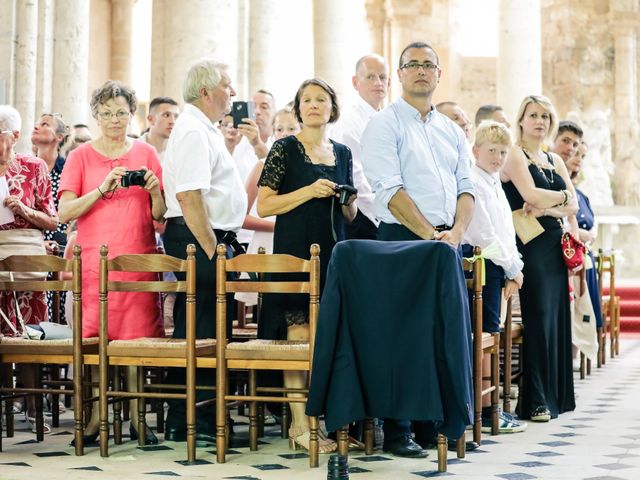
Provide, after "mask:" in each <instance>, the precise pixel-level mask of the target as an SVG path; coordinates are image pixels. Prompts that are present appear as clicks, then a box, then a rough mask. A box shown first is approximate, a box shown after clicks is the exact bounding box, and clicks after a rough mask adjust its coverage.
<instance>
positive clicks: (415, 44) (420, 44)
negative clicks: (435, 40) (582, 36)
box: [398, 42, 440, 68]
mask: <svg viewBox="0 0 640 480" xmlns="http://www.w3.org/2000/svg"><path fill="white" fill-rule="evenodd" d="M411 48H428V49H429V50H431V51H432V52H433V54H434V55H435V56H436V62H438V65H439V64H440V58H439V57H438V53H437V52H436V51H435V49H434V48H433V47H432V46H431V45H429V44H428V43H425V42H411V43H410V44H409V45H407V46H406V47H404V50H402V53H401V54H400V58H399V59H398V68H401V67H402V65H404V60H403V59H404V54H405V53H407V50H409V49H411Z"/></svg>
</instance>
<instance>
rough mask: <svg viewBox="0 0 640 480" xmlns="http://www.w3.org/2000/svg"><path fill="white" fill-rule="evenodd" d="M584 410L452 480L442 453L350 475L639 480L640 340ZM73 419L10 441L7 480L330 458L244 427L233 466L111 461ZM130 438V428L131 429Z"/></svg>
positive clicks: (144, 453)
mask: <svg viewBox="0 0 640 480" xmlns="http://www.w3.org/2000/svg"><path fill="white" fill-rule="evenodd" d="M576 393H577V395H578V399H577V403H578V408H577V410H576V411H575V412H572V413H567V414H564V415H562V416H561V417H560V418H558V419H556V420H553V421H551V422H550V423H548V424H533V423H530V424H529V427H528V429H527V430H526V432H524V433H519V434H513V435H500V436H496V437H489V436H485V437H484V438H485V439H486V440H485V441H483V444H482V447H481V448H480V449H479V450H477V451H476V452H473V453H470V454H467V457H466V458H465V459H464V460H458V459H455V454H454V453H452V452H450V453H449V459H450V460H449V467H448V472H447V473H445V474H440V475H438V474H437V471H436V464H435V459H436V453H435V451H432V452H430V454H429V457H428V458H427V459H422V460H408V459H398V458H394V457H392V456H390V455H387V454H384V453H383V452H375V454H374V455H372V456H369V457H367V456H365V455H363V454H362V453H361V452H353V453H352V455H351V456H350V458H349V467H350V478H351V479H363V480H364V479H366V480H378V479H380V480H382V479H385V480H387V479H393V480H400V479H415V480H417V479H419V478H428V477H435V476H447V477H452V478H459V479H491V478H493V479H504V480H526V479H553V480H565V479H566V480H582V479H584V480H637V479H640V408H639V407H638V404H637V403H636V402H638V399H639V398H640V339H623V342H622V352H621V356H620V357H618V358H616V359H614V360H608V361H607V364H606V365H605V367H603V368H601V369H594V372H593V374H592V375H591V377H589V378H588V379H587V380H582V381H581V380H579V379H576ZM71 426H72V423H71V416H70V414H66V415H65V417H64V418H63V423H62V425H61V428H59V429H55V430H54V433H52V434H51V435H48V436H47V437H46V438H45V441H44V442H41V443H37V442H35V435H34V434H31V433H30V432H28V431H26V426H25V424H24V423H22V422H20V421H17V422H16V427H17V428H18V429H19V430H18V431H17V432H16V436H15V437H13V438H3V452H0V480H9V479H11V480H13V479H16V480H17V479H34V478H35V479H38V478H42V479H43V480H55V479H65V480H75V479H82V480H85V479H109V480H111V479H131V478H142V479H146V478H148V479H150V480H151V479H154V478H156V479H162V478H169V477H183V478H206V479H246V480H258V479H261V480H262V479H264V480H269V479H283V480H286V479H301V478H303V479H305V480H313V479H325V478H327V468H326V467H327V460H328V456H325V455H323V456H321V460H320V468H318V469H309V467H308V465H309V463H308V462H309V460H308V457H307V455H306V454H305V453H300V452H299V451H298V452H291V451H289V448H288V443H287V441H286V440H281V439H280V438H279V436H278V434H277V432H275V431H271V432H269V433H270V435H267V436H266V437H265V438H264V443H263V444H261V445H260V449H259V451H258V452H249V449H248V448H247V446H246V438H244V440H245V441H243V436H242V434H243V433H244V432H243V429H242V428H241V429H240V433H239V434H238V435H237V437H238V438H237V439H236V440H235V441H234V445H232V452H230V454H229V455H228V457H227V463H226V464H216V461H215V449H214V448H212V447H208V448H199V449H198V458H199V462H198V463H197V464H196V465H185V462H184V460H185V458H186V453H185V447H184V444H176V443H172V442H163V443H161V444H160V445H158V446H152V447H145V448H138V446H137V443H135V442H125V443H124V444H122V445H113V444H111V445H110V457H108V458H101V457H100V454H99V452H98V450H97V449H96V448H88V449H87V451H86V454H85V455H84V456H83V457H76V456H74V454H73V449H72V448H71V447H69V441H70V440H71V434H70V433H69V432H71ZM125 431H127V429H125Z"/></svg>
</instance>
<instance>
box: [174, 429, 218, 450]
mask: <svg viewBox="0 0 640 480" xmlns="http://www.w3.org/2000/svg"><path fill="white" fill-rule="evenodd" d="M164 439H165V441H169V442H186V441H187V432H186V431H184V430H178V429H175V428H167V429H165V432H164ZM196 443H198V444H200V445H201V446H206V445H215V444H216V437H215V436H212V435H208V434H206V433H198V432H196Z"/></svg>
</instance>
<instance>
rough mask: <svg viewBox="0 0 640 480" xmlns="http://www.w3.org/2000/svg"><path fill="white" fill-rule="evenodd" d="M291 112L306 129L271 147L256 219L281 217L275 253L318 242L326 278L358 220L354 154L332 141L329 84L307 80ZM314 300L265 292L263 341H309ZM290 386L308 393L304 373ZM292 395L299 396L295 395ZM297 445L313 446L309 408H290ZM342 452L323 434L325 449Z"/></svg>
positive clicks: (303, 254) (287, 380) (305, 250)
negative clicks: (341, 197) (342, 194)
mask: <svg viewBox="0 0 640 480" xmlns="http://www.w3.org/2000/svg"><path fill="white" fill-rule="evenodd" d="M293 111H294V113H295V115H296V118H297V119H298V121H299V122H300V123H301V124H302V130H301V131H300V132H299V133H298V134H296V135H291V136H288V137H285V138H282V139H281V140H278V141H277V142H275V143H274V144H273V147H272V148H271V151H270V152H269V156H268V157H267V160H266V162H265V165H264V170H263V172H262V176H261V177H260V181H259V183H258V185H259V189H258V215H260V216H261V217H267V216H270V215H276V225H275V231H274V237H273V253H288V254H290V255H294V256H296V257H300V258H309V247H310V246H311V244H312V243H317V244H319V245H320V265H321V266H320V279H321V283H322V282H323V280H324V277H325V274H326V271H327V266H328V263H329V258H330V257H331V250H332V249H333V246H334V245H335V243H336V242H337V241H340V240H342V239H343V238H344V222H345V221H347V222H351V220H353V218H354V217H355V215H356V205H355V203H354V200H355V197H356V195H351V196H350V197H349V198H348V200H347V203H346V205H340V204H339V203H338V198H337V194H336V191H335V187H336V185H337V184H349V185H353V179H352V175H351V151H350V150H349V149H348V148H347V147H346V146H344V145H342V144H339V143H335V142H333V141H331V140H329V139H328V137H327V131H326V129H327V125H328V124H329V123H331V122H334V121H336V120H337V119H338V116H339V109H338V103H337V98H336V94H335V92H334V91H333V89H332V88H331V87H330V86H329V85H327V84H326V83H325V82H324V81H323V80H320V79H317V78H314V79H311V80H305V81H304V82H303V83H302V85H301V86H300V88H299V89H298V92H297V93H296V97H295V100H294V105H293ZM307 306H308V297H305V296H304V295H295V296H294V295H265V298H264V302H263V311H262V316H261V318H260V323H259V326H258V337H259V338H266V339H275V340H281V339H289V340H300V341H308V340H309V317H308V308H307ZM284 384H285V386H287V387H292V388H305V387H306V385H307V381H306V373H304V372H285V375H284ZM292 396H293V395H292ZM291 414H292V424H291V428H290V429H289V443H290V445H291V447H292V448H295V447H296V446H302V447H303V448H306V449H308V448H309V418H308V417H307V416H306V415H305V413H304V404H302V403H292V404H291ZM335 450H336V443H335V442H334V441H332V440H329V439H327V438H326V437H324V435H321V438H320V452H321V453H329V452H333V451H335Z"/></svg>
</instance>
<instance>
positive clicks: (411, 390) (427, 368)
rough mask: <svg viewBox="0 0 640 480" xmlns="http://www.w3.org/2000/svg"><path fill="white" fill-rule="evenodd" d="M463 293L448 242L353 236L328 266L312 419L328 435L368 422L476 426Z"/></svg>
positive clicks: (449, 428) (452, 433) (452, 432)
mask: <svg viewBox="0 0 640 480" xmlns="http://www.w3.org/2000/svg"><path fill="white" fill-rule="evenodd" d="M472 391H473V386H472V376H471V332H470V319H469V309H468V300H467V289H466V284H465V280H464V275H463V271H462V266H461V264H460V258H459V257H458V255H457V253H456V250H455V249H453V248H452V247H450V246H449V245H447V244H445V243H443V242H436V241H406V242H381V241H375V240H347V241H344V242H339V243H338V244H336V246H335V247H334V250H333V254H332V256H331V260H330V262H329V267H328V272H327V277H326V283H325V287H324V292H323V297H322V300H321V303H320V313H319V320H318V329H317V332H316V340H315V350H314V357H313V370H312V378H311V386H310V391H309V399H308V402H307V409H306V411H307V414H308V415H322V414H324V415H325V423H326V428H327V430H328V431H332V430H335V429H337V428H339V427H341V426H343V425H346V424H348V423H350V422H352V421H356V420H361V419H363V418H365V417H377V418H393V419H410V420H431V421H434V422H435V423H436V426H437V428H438V431H440V432H441V433H443V434H445V435H446V436H447V437H449V438H458V437H459V436H460V435H461V434H462V433H463V432H464V430H465V426H466V425H468V424H471V423H472V422H473V413H472V411H473V409H472V407H471V406H472V405H473V403H472Z"/></svg>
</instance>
